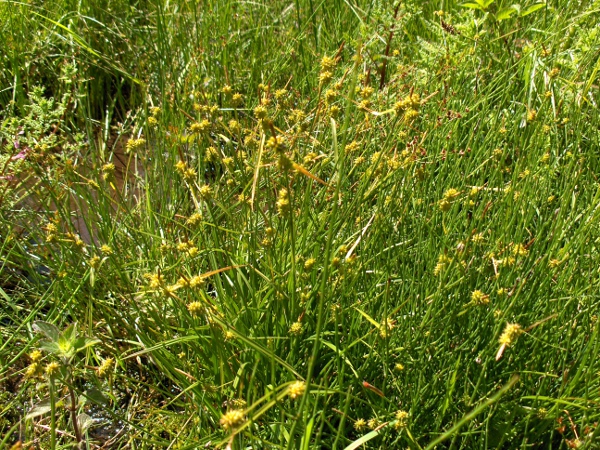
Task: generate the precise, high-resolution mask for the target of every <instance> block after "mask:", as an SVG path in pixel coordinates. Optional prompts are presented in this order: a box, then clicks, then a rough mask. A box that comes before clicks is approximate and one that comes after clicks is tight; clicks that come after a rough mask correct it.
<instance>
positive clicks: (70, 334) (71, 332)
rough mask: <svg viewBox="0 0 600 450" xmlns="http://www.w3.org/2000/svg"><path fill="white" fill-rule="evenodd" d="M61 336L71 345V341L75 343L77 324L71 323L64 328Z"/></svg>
mask: <svg viewBox="0 0 600 450" xmlns="http://www.w3.org/2000/svg"><path fill="white" fill-rule="evenodd" d="M61 336H62V337H64V339H65V340H67V341H69V342H71V344H73V341H75V338H77V322H75V323H72V324H71V325H69V326H68V327H67V328H65V329H64V330H63V331H62V333H61Z"/></svg>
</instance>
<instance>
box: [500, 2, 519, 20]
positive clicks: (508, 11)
mask: <svg viewBox="0 0 600 450" xmlns="http://www.w3.org/2000/svg"><path fill="white" fill-rule="evenodd" d="M516 12H517V10H516V9H515V6H514V5H512V6H509V7H508V8H504V9H501V10H500V11H498V14H496V20H506V19H509V18H510V16H512V15H513V14H515V13H516Z"/></svg>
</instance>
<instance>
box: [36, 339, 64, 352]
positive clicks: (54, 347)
mask: <svg viewBox="0 0 600 450" xmlns="http://www.w3.org/2000/svg"><path fill="white" fill-rule="evenodd" d="M40 348H41V349H42V350H44V351H46V352H48V353H51V354H53V355H58V354H60V353H61V349H60V346H59V345H58V342H54V341H46V342H41V343H40Z"/></svg>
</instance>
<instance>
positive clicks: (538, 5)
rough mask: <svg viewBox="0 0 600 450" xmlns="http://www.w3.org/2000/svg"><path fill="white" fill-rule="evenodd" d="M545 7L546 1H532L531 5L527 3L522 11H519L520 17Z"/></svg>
mask: <svg viewBox="0 0 600 450" xmlns="http://www.w3.org/2000/svg"><path fill="white" fill-rule="evenodd" d="M545 7H546V3H545V2H542V3H534V4H533V5H529V6H528V7H527V8H525V9H524V10H523V11H522V12H521V17H525V16H528V15H529V14H531V13H534V12H536V11H537V10H538V9H542V8H545Z"/></svg>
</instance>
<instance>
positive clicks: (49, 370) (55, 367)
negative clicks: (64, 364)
mask: <svg viewBox="0 0 600 450" xmlns="http://www.w3.org/2000/svg"><path fill="white" fill-rule="evenodd" d="M59 370H60V364H59V363H57V362H56V361H53V362H51V363H48V364H46V368H45V369H44V371H45V372H46V375H48V376H49V377H51V378H52V377H54V376H55V375H56V374H58V371H59Z"/></svg>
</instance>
